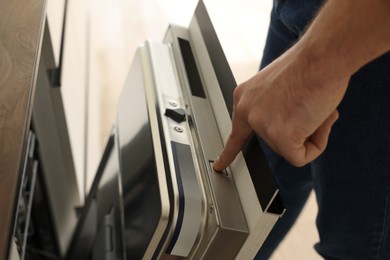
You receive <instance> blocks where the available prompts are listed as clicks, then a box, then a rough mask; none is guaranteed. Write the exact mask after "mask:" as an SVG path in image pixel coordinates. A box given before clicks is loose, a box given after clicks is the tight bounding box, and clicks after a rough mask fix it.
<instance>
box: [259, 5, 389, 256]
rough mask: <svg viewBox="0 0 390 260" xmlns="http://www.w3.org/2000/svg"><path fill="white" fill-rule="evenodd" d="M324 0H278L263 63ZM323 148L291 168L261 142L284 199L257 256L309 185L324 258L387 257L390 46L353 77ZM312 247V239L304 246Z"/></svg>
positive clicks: (286, 225) (287, 222) (271, 243)
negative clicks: (282, 208) (282, 211)
mask: <svg viewBox="0 0 390 260" xmlns="http://www.w3.org/2000/svg"><path fill="white" fill-rule="evenodd" d="M320 5H321V1H313V0H310V1H302V0H301V1H298V0H275V2H274V8H273V10H272V13H271V24H270V28H269V32H268V37H267V42H266V47H265V50H264V56H263V60H262V64H261V67H265V66H266V65H267V64H269V63H270V62H272V61H273V60H274V59H276V58H277V57H278V56H279V55H281V54H282V53H283V52H284V51H285V50H287V49H288V48H289V47H290V46H291V45H292V44H293V43H294V42H296V41H297V40H298V39H299V37H300V36H301V34H302V33H303V31H304V29H305V27H306V26H307V23H308V22H310V20H311V19H312V16H313V15H314V14H315V13H316V12H317V10H318V8H319V7H320ZM338 110H339V112H340V117H339V120H338V121H337V122H336V124H335V125H334V126H333V128H332V133H331V135H330V139H329V142H328V146H327V148H326V150H325V152H324V153H323V154H322V155H321V156H320V157H319V158H318V159H316V160H315V161H313V162H312V163H311V164H309V165H307V166H305V167H302V168H296V167H293V166H292V165H290V164H289V163H288V162H287V161H285V160H284V159H283V158H281V157H280V156H279V155H277V154H275V153H274V152H272V151H271V150H270V149H269V148H268V147H267V145H266V144H265V143H264V142H262V141H261V140H260V142H261V144H262V147H263V148H264V152H265V153H266V156H267V158H268V160H269V163H270V167H271V169H272V170H273V172H274V175H275V178H276V181H277V183H278V185H279V188H280V194H281V197H282V199H283V202H284V204H285V206H286V209H287V211H286V214H285V215H284V216H283V218H281V219H280V220H279V222H278V223H277V224H276V226H275V227H274V229H273V230H272V232H271V234H270V236H269V237H268V238H267V240H266V241H265V243H264V245H263V247H262V248H261V249H260V251H259V253H258V255H257V256H256V258H255V259H268V258H269V257H270V255H271V254H272V252H273V251H274V250H275V248H276V247H277V246H278V244H279V242H280V241H281V240H282V239H283V238H284V236H285V234H286V233H287V232H288V230H289V229H290V227H291V226H292V225H293V224H294V222H295V220H296V218H297V217H298V215H299V213H300V211H301V209H302V207H303V205H304V203H305V202H306V200H307V197H308V195H309V193H310V191H311V189H314V191H315V194H316V198H317V203H318V207H319V212H318V215H317V221H316V224H317V229H318V232H319V236H320V241H319V242H318V243H317V244H316V245H315V249H316V250H317V252H318V253H319V254H320V255H322V256H323V257H324V258H325V259H364V260H368V259H390V53H387V54H385V55H383V56H382V57H380V58H378V59H376V60H375V61H373V62H371V63H369V64H368V65H366V66H364V67H363V68H362V69H361V70H359V71H358V72H357V73H356V74H355V75H353V77H352V78H351V81H350V85H349V87H348V90H347V93H346V95H345V97H344V99H343V101H342V103H341V104H340V106H339V107H338ZM307 246H311V245H307Z"/></svg>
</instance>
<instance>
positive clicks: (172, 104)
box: [169, 101, 178, 107]
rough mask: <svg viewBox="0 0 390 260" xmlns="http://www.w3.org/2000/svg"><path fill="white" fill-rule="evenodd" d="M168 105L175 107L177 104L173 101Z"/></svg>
mask: <svg viewBox="0 0 390 260" xmlns="http://www.w3.org/2000/svg"><path fill="white" fill-rule="evenodd" d="M169 104H170V105H171V106H173V107H177V106H178V104H177V103H176V102H175V101H169Z"/></svg>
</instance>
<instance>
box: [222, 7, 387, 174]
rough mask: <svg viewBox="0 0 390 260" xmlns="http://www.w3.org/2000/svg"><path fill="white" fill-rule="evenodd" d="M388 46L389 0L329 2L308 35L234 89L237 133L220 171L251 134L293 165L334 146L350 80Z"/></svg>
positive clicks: (231, 138)
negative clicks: (335, 128) (331, 138)
mask: <svg viewBox="0 0 390 260" xmlns="http://www.w3.org/2000/svg"><path fill="white" fill-rule="evenodd" d="M389 49H390V0H328V1H327V2H326V4H325V5H324V6H323V7H322V9H321V10H320V12H319V14H318V15H317V17H316V18H315V19H314V20H313V22H312V24H311V25H310V26H309V27H308V29H307V31H306V32H305V34H304V35H303V37H302V38H301V39H300V40H299V41H298V42H297V43H296V44H295V45H294V46H293V47H292V48H290V49H289V50H288V51H286V52H285V53H284V54H283V55H282V56H280V57H279V58H277V59H276V60H275V61H273V62H272V63H270V64H269V65H268V66H267V67H265V68H264V69H263V70H261V71H260V72H259V73H257V74H256V75H255V76H253V77H252V78H251V79H249V80H248V81H246V82H243V83H242V84H240V86H238V87H237V88H236V89H235V91H234V111H233V120H232V121H233V123H232V132H231V134H230V136H229V138H228V140H227V143H226V146H225V148H224V150H223V151H222V152H221V154H220V156H219V159H218V160H216V162H215V164H214V168H215V169H216V170H222V169H224V168H225V167H227V166H228V165H229V164H230V163H231V162H232V161H233V159H234V157H235V156H236V155H237V153H238V152H239V151H240V149H241V147H242V146H243V145H244V143H245V141H246V138H248V136H249V135H250V133H251V132H252V131H255V132H256V133H257V134H259V135H260V136H261V137H262V139H263V140H264V141H265V142H267V144H268V145H269V146H270V147H271V148H272V149H273V150H274V151H276V152H277V153H279V154H280V155H281V156H283V157H284V158H285V159H286V160H288V161H290V162H291V163H292V164H293V165H296V166H302V165H305V164H306V163H308V162H311V161H312V160H314V159H315V158H317V157H318V156H319V155H320V154H321V153H322V152H323V151H324V150H325V147H326V145H327V142H328V137H329V134H330V132H331V128H332V125H333V124H334V123H335V121H336V120H337V118H338V111H337V107H338V105H339V104H340V102H341V100H342V99H343V97H344V94H345V91H346V89H347V86H348V82H349V79H350V77H351V76H352V75H353V74H354V73H355V72H356V71H357V70H359V69H360V68H361V67H362V66H364V65H365V64H366V63H368V62H370V61H371V60H373V59H375V58H376V57H378V56H380V55H381V54H384V53H386V52H387V51H388V50H389Z"/></svg>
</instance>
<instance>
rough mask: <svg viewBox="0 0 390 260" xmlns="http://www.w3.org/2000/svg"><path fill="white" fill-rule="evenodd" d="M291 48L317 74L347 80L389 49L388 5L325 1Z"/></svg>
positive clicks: (379, 0)
mask: <svg viewBox="0 0 390 260" xmlns="http://www.w3.org/2000/svg"><path fill="white" fill-rule="evenodd" d="M294 47H295V48H296V49H297V51H298V52H300V53H301V54H303V55H304V56H305V57H306V58H307V59H309V62H310V63H311V64H312V65H314V66H317V69H320V70H321V71H320V73H326V74H329V75H332V76H334V77H344V76H346V75H348V76H351V75H352V74H353V73H355V72H356V71H357V70H358V69H359V68H361V67H362V66H363V65H365V64H366V63H368V62H369V61H371V60H373V59H374V58H376V57H378V56H380V55H381V54H383V53H385V52H387V51H388V50H389V49H390V1H389V0H369V1H367V0H329V1H327V3H326V4H325V5H324V6H323V8H322V10H321V11H320V12H319V14H318V16H317V17H316V18H315V19H314V21H313V22H312V24H311V25H310V26H309V28H308V30H307V32H306V33H305V34H304V36H303V37H302V39H301V40H300V41H299V42H298V43H297V44H296V46H294ZM329 75H328V76H329Z"/></svg>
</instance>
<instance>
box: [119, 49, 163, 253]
mask: <svg viewBox="0 0 390 260" xmlns="http://www.w3.org/2000/svg"><path fill="white" fill-rule="evenodd" d="M142 65H143V64H142V61H141V53H140V51H138V53H137V56H136V57H135V59H134V63H133V65H132V67H131V69H130V72H129V76H128V81H127V82H126V85H125V86H124V89H123V92H122V94H121V98H120V101H119V107H118V119H117V133H116V134H117V139H116V141H117V144H118V149H119V162H120V177H121V183H122V187H121V188H122V199H123V214H124V232H125V235H124V237H125V247H126V255H127V258H128V259H141V258H142V256H143V255H144V254H145V252H146V251H147V248H148V247H149V246H150V245H149V244H150V242H151V240H152V237H153V236H154V234H155V231H156V228H157V226H158V225H159V223H160V224H161V221H162V218H165V216H162V212H163V207H165V208H167V207H169V200H165V201H163V200H162V199H163V198H162V196H161V195H160V192H161V189H160V185H165V186H166V185H167V183H166V181H165V182H164V183H159V182H160V179H159V176H158V174H159V173H158V170H157V165H156V155H155V153H154V150H155V149H156V148H155V147H154V145H153V136H152V132H151V123H150V122H149V120H150V119H149V114H148V108H147V103H146V102H147V101H146V96H145V85H144V75H143V71H142ZM152 120H153V119H152ZM160 175H164V176H163V177H164V179H165V174H164V173H160ZM165 197H168V195H167V194H166V195H165ZM165 226H166V224H165ZM164 230H165V227H163V229H162V232H161V233H160V234H158V236H159V240H160V239H161V237H162V234H163V232H164ZM152 246H153V247H154V248H153V251H152V252H154V251H155V249H156V247H157V245H152Z"/></svg>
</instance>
